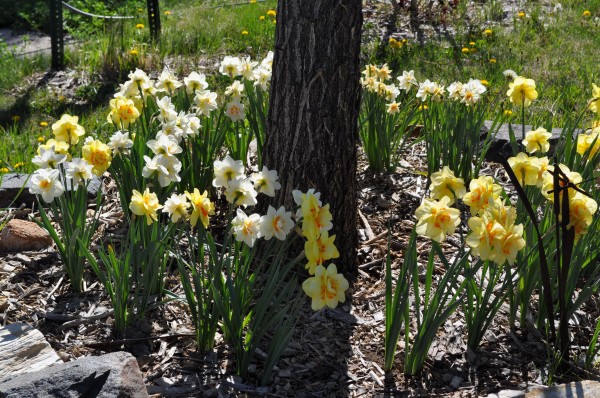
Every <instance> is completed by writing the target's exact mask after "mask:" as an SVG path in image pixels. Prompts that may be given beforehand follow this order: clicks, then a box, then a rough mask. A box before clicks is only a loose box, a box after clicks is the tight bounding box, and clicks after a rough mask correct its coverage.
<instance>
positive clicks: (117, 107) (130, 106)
mask: <svg viewBox="0 0 600 398" xmlns="http://www.w3.org/2000/svg"><path fill="white" fill-rule="evenodd" d="M138 117H140V111H139V110H138V109H137V107H136V106H135V103H134V102H133V100H131V99H129V98H125V97H121V96H119V97H117V98H113V99H111V100H110V113H109V114H108V118H107V119H108V121H109V122H113V123H114V124H115V125H117V126H118V127H120V128H122V129H127V128H128V127H129V125H130V124H131V123H133V122H135V121H136V120H137V118H138Z"/></svg>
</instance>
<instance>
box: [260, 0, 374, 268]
mask: <svg viewBox="0 0 600 398" xmlns="http://www.w3.org/2000/svg"><path fill="white" fill-rule="evenodd" d="M277 13H278V15H277V28H276V33H275V56H274V61H273V78H272V82H271V97H270V106H269V115H268V122H267V137H266V142H265V146H264V155H263V159H265V165H266V166H268V167H269V168H270V169H276V170H277V171H278V173H279V175H280V181H281V185H282V189H281V190H280V191H279V192H278V194H277V195H278V196H277V197H276V198H275V199H274V202H275V203H277V204H278V205H280V204H285V205H286V207H287V208H290V207H291V205H292V203H293V202H292V195H291V191H292V190H294V189H300V190H302V191H303V192H305V191H306V190H307V189H309V188H315V189H316V190H317V191H319V192H321V200H322V201H323V202H324V203H329V204H330V210H331V213H332V215H333V224H334V227H333V231H332V232H330V233H335V234H336V235H337V236H336V241H335V242H336V246H337V247H338V250H339V252H340V258H339V259H337V260H335V263H336V265H337V266H338V270H340V271H342V270H343V271H353V270H354V266H355V261H356V260H355V259H356V255H355V254H356V253H355V251H356V246H357V242H358V238H357V232H356V222H357V221H356V220H357V215H356V153H357V152H356V151H357V150H356V146H357V143H358V112H359V106H360V85H359V79H360V65H359V55H360V38H361V29H362V4H361V0H279V2H278V7H277Z"/></svg>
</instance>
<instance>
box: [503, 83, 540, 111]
mask: <svg viewBox="0 0 600 398" xmlns="http://www.w3.org/2000/svg"><path fill="white" fill-rule="evenodd" d="M508 87H509V90H508V91H507V92H506V95H508V96H509V97H510V102H512V103H513V104H517V105H521V106H525V107H527V106H529V105H531V101H533V100H535V99H536V98H537V97H538V93H537V91H535V81H534V80H533V79H526V78H524V77H522V76H517V78H516V79H515V80H513V81H512V82H510V83H509V84H508Z"/></svg>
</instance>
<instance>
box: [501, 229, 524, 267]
mask: <svg viewBox="0 0 600 398" xmlns="http://www.w3.org/2000/svg"><path fill="white" fill-rule="evenodd" d="M524 247H525V239H523V224H519V225H513V226H511V228H510V229H508V230H506V231H505V233H504V235H502V237H501V238H500V239H498V250H497V251H496V253H495V257H494V262H495V263H496V264H498V265H502V264H504V262H508V264H510V265H513V264H514V263H515V260H516V259H517V253H518V252H519V251H520V250H521V249H522V248H524Z"/></svg>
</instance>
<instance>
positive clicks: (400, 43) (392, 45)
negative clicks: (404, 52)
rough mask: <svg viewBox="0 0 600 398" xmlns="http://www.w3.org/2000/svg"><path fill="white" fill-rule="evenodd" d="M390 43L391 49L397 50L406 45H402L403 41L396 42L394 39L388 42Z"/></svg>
mask: <svg viewBox="0 0 600 398" xmlns="http://www.w3.org/2000/svg"><path fill="white" fill-rule="evenodd" d="M388 43H389V45H390V47H392V48H395V49H398V48H402V46H403V45H404V44H403V43H402V41H400V40H396V39H395V38H393V37H390V39H389V40H388Z"/></svg>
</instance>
